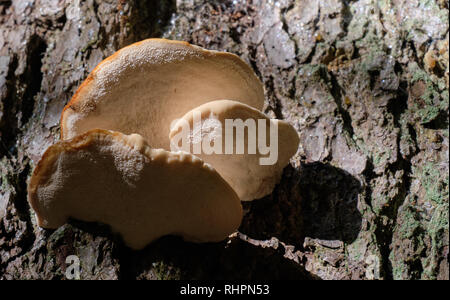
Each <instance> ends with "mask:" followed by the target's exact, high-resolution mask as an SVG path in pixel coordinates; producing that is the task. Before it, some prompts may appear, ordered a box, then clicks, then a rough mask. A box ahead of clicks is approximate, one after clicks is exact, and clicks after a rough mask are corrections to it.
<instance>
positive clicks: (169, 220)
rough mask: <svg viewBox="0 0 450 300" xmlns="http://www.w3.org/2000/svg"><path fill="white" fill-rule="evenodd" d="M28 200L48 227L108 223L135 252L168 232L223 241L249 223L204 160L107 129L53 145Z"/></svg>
mask: <svg viewBox="0 0 450 300" xmlns="http://www.w3.org/2000/svg"><path fill="white" fill-rule="evenodd" d="M28 197H29V201H30V204H31V206H32V208H33V209H34V211H35V212H36V215H37V220H38V224H39V226H41V227H44V228H57V227H59V226H62V225H63V224H64V223H65V222H66V221H67V219H68V218H74V219H77V220H81V221H87V222H101V223H105V224H108V225H110V226H111V228H112V229H113V230H114V231H116V232H118V233H120V234H121V236H122V237H123V239H124V241H125V243H126V244H127V245H128V246H129V247H131V248H133V249H142V248H144V247H145V246H146V245H147V244H149V243H150V242H152V241H154V240H155V239H157V238H159V237H161V236H163V235H167V234H174V235H180V236H182V237H183V238H184V239H185V240H188V241H194V242H216V241H221V240H223V239H225V238H226V237H227V236H228V235H230V234H231V233H233V232H234V231H235V230H237V228H238V227H239V225H240V222H241V218H242V207H241V203H240V200H239V198H238V197H237V195H236V193H235V192H234V191H233V189H232V188H231V187H230V186H229V185H228V184H227V183H226V182H225V181H224V180H223V179H222V178H221V176H220V175H219V174H218V173H217V172H216V171H215V170H214V169H213V168H211V167H210V166H209V165H208V164H205V163H204V162H203V161H202V160H201V159H199V158H197V157H195V156H193V155H191V154H189V153H182V152H178V153H171V152H167V151H165V150H161V149H160V150H154V149H151V148H150V147H149V146H148V145H147V143H146V142H145V141H144V139H143V138H142V137H141V136H139V135H129V136H127V135H123V134H121V133H118V132H111V131H105V130H93V131H89V132H87V133H85V134H83V135H80V136H77V137H76V138H74V139H71V140H68V141H62V142H58V143H57V144H55V145H53V146H51V147H50V148H49V149H48V150H47V151H46V152H45V154H44V156H43V158H42V159H41V161H40V162H39V164H38V166H37V167H36V169H35V170H34V173H33V176H32V179H31V181H30V183H29V187H28Z"/></svg>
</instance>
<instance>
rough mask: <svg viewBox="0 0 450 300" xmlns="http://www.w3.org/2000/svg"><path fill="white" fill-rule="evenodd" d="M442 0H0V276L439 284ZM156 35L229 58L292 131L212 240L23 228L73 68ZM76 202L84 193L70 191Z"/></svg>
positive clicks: (444, 178)
mask: <svg viewBox="0 0 450 300" xmlns="http://www.w3.org/2000/svg"><path fill="white" fill-rule="evenodd" d="M448 9H449V3H448V1H446V0H358V1H351V0H329V1H319V0H308V1H306V0H305V1H303V0H297V1H288V0H282V1H275V0H274V1H271V0H267V1H266V0H261V1H256V0H254V1H239V0H235V1H205V0H178V1H176V2H175V1H156V0H154V1H150V0H149V1H144V0H106V1H105V0H102V1H100V0H83V1H79V0H78V1H64V0H12V1H8V0H0V170H1V177H0V186H1V187H0V279H59V278H61V279H62V278H65V277H64V271H65V269H66V264H65V258H66V257H67V256H68V255H71V254H75V255H77V256H79V257H80V260H81V278H83V279H116V278H118V279H135V278H138V279H167V278H187V279H202V278H204V279H214V278H218V279H219V278H220V279H281V278H291V279H308V278H311V279H312V278H322V279H444V278H445V279H448V277H449V261H448V251H449V249H448V247H449V230H448V229H449V225H448V222H449V215H448V214H449V207H448V203H449V196H448V195H449V192H448V182H449V179H448V178H449V177H448V176H449V175H448V171H449V153H448V149H449V127H448V126H449V125H448V121H449V119H448V103H449V100H448V99H449V94H448V84H449V82H448V70H449V67H448V38H449V33H448ZM149 37H166V38H171V39H177V40H185V41H189V42H191V43H194V44H197V45H200V46H203V47H205V48H208V49H216V50H222V51H229V52H233V53H236V54H238V55H240V56H241V57H242V58H243V59H244V60H245V61H247V62H248V63H249V64H250V65H251V66H252V67H253V68H254V70H255V72H256V73H257V75H258V76H259V77H260V78H261V80H262V81H263V83H264V85H265V90H266V111H265V112H266V113H268V114H269V115H271V116H273V117H277V118H281V119H285V120H287V121H288V122H290V123H291V124H292V125H293V126H295V128H296V129H297V130H298V132H299V134H300V136H301V149H300V152H299V154H298V155H297V156H296V157H295V158H294V159H293V160H292V163H291V165H290V166H289V167H287V168H286V170H285V172H284V175H283V179H282V182H281V183H280V184H279V185H278V186H277V188H276V189H275V191H274V192H273V194H272V195H271V196H268V197H266V198H264V199H261V200H258V201H255V202H253V203H251V204H246V205H245V209H246V212H247V213H246V216H245V218H244V222H243V224H242V227H241V228H240V233H239V234H236V235H235V236H234V237H232V238H230V240H229V241H225V242H224V243H220V244H210V245H197V244H189V243H185V242H183V241H181V240H180V239H178V238H175V237H166V238H163V239H161V240H160V241H158V242H156V243H154V244H153V245H150V246H149V247H148V248H147V249H145V250H144V251H139V252H133V251H131V250H129V249H127V248H126V247H124V245H123V243H122V242H121V241H120V238H118V237H116V236H114V235H113V234H111V232H110V230H109V229H108V228H105V227H104V226H102V225H98V224H84V223H78V222H72V223H71V224H70V225H66V226H64V227H62V228H60V229H58V230H56V231H47V230H43V229H41V228H38V227H37V226H36V223H35V219H34V215H33V214H32V212H31V211H30V208H29V206H28V204H27V199H26V184H27V179H28V178H29V175H30V172H31V171H32V170H33V167H34V165H35V164H36V163H37V161H38V160H39V158H40V156H41V154H42V153H43V151H45V149H46V148H47V147H48V146H49V145H51V144H53V143H55V142H56V141H57V140H58V134H59V116H60V113H61V110H62V108H63V107H64V105H65V104H66V103H67V101H68V100H69V99H70V97H71V96H72V95H73V93H74V91H75V90H76V88H77V87H78V86H79V84H80V83H81V82H82V80H83V79H84V78H85V77H86V76H87V74H88V73H89V72H90V71H91V70H92V69H93V68H94V67H95V66H96V64H97V63H99V62H100V61H101V60H102V59H104V58H105V57H107V56H109V55H111V54H112V53H113V52H114V51H115V50H117V49H119V48H121V47H123V46H125V45H128V44H130V43H132V42H135V41H138V40H141V39H144V38H149ZM80 196H82V195H80Z"/></svg>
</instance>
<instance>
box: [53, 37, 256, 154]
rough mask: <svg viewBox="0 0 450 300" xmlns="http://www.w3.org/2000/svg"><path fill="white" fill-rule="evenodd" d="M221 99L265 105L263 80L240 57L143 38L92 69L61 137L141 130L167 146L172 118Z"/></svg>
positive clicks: (64, 122)
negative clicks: (90, 131)
mask: <svg viewBox="0 0 450 300" xmlns="http://www.w3.org/2000/svg"><path fill="white" fill-rule="evenodd" d="M220 99H231V100H236V101H240V102H243V103H245V104H248V105H250V106H252V107H255V108H256V109H262V107H263V105H264V90H263V87H262V84H261V82H260V80H259V79H258V78H257V77H256V75H255V74H254V72H253V70H252V69H251V68H250V67H249V66H248V65H247V64H246V63H245V62H243V61H242V60H241V59H240V58H239V57H238V56H236V55H234V54H230V53H226V52H217V51H209V50H205V49H203V48H200V47H198V46H194V45H190V44H189V43H186V42H179V41H170V40H165V39H149V40H144V41H142V42H139V43H136V44H133V45H131V46H128V47H125V48H123V49H121V50H119V51H118V52H116V53H115V54H114V55H112V56H111V57H109V58H107V59H105V60H104V61H103V62H101V63H100V64H99V65H98V66H97V67H96V68H95V69H94V70H93V71H92V73H91V74H90V75H89V76H88V78H87V79H86V80H85V81H84V82H83V84H82V85H81V86H80V88H79V89H78V91H77V92H76V94H75V95H74V96H73V98H72V99H71V101H70V102H69V103H68V105H67V106H66V107H65V108H64V110H63V113H62V116H61V139H70V138H73V137H75V136H76V135H79V134H81V133H84V132H86V131H88V130H91V129H96V128H100V129H108V130H114V131H119V132H122V133H125V134H131V133H139V134H140V135H142V136H143V137H144V138H145V139H146V140H147V141H148V142H149V143H151V145H152V146H153V147H155V148H163V149H166V150H168V149H169V141H168V140H167V134H168V133H169V130H170V125H171V123H172V121H173V120H175V119H177V118H180V117H181V116H183V115H184V114H185V113H186V112H188V111H189V110H191V109H193V108H195V107H197V106H199V105H201V104H204V103H206V102H209V101H213V100H220Z"/></svg>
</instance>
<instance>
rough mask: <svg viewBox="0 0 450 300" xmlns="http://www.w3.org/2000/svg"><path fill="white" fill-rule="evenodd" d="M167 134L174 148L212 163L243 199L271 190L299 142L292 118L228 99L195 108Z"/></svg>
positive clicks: (264, 194) (251, 198)
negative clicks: (282, 118) (270, 115)
mask: <svg viewBox="0 0 450 300" xmlns="http://www.w3.org/2000/svg"><path fill="white" fill-rule="evenodd" d="M169 138H170V140H171V147H172V148H174V149H172V150H184V151H186V152H190V153H193V154H194V155H197V156H198V157H200V158H201V159H203V160H204V161H205V162H207V163H209V164H210V165H212V166H214V168H215V169H216V170H217V172H218V173H219V174H220V175H221V176H222V177H223V178H224V179H225V180H226V181H227V182H228V183H229V184H230V186H231V187H232V188H233V189H234V190H235V191H236V193H237V194H238V196H239V198H240V199H241V200H242V201H250V200H254V199H259V198H262V197H264V196H266V195H268V194H270V193H271V192H272V190H273V188H274V187H275V185H276V184H277V183H279V181H280V179H281V175H282V172H283V169H284V167H285V166H286V165H287V164H288V163H289V160H290V159H291V157H292V156H293V155H294V154H295V153H296V152H297V150H298V145H299V143H300V139H299V136H298V134H297V132H296V131H295V129H294V128H293V127H292V126H291V125H290V124H288V123H286V122H284V121H280V120H272V119H269V118H268V117H267V116H266V115H264V114H263V113H261V112H260V111H258V110H256V109H254V108H252V107H250V106H248V105H245V104H242V103H240V102H236V101H230V100H221V101H213V102H209V103H206V104H203V105H201V106H199V107H197V108H195V109H193V110H191V111H190V112H188V113H187V114H186V115H184V116H183V118H181V119H180V120H179V121H178V122H176V123H175V124H174V125H173V128H172V130H171V132H170V135H169ZM183 139H185V140H183ZM180 142H181V143H180Z"/></svg>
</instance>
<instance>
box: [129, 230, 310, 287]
mask: <svg viewBox="0 0 450 300" xmlns="http://www.w3.org/2000/svg"><path fill="white" fill-rule="evenodd" d="M283 252H284V251H283ZM283 254H284V253H282V252H281V250H280V251H277V250H275V249H272V248H261V247H256V246H253V245H251V244H249V243H247V242H245V241H242V240H240V239H238V238H233V239H232V240H230V241H229V242H228V243H227V242H223V243H211V244H193V243H187V242H184V241H183V240H182V239H181V238H178V237H172V236H168V237H163V238H161V239H160V240H158V241H157V242H155V243H153V244H152V245H150V246H148V247H147V248H146V249H144V250H142V251H132V250H130V249H128V248H123V249H122V252H121V267H122V269H121V277H122V278H124V279H135V278H138V279H189V280H277V279H304V280H306V279H309V280H310V279H318V278H317V277H315V276H314V275H311V274H310V273H309V272H307V271H306V270H305V269H304V267H302V266H300V265H299V264H297V263H295V262H294V261H291V260H289V259H286V258H284V257H283ZM149 271H150V272H149Z"/></svg>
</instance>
